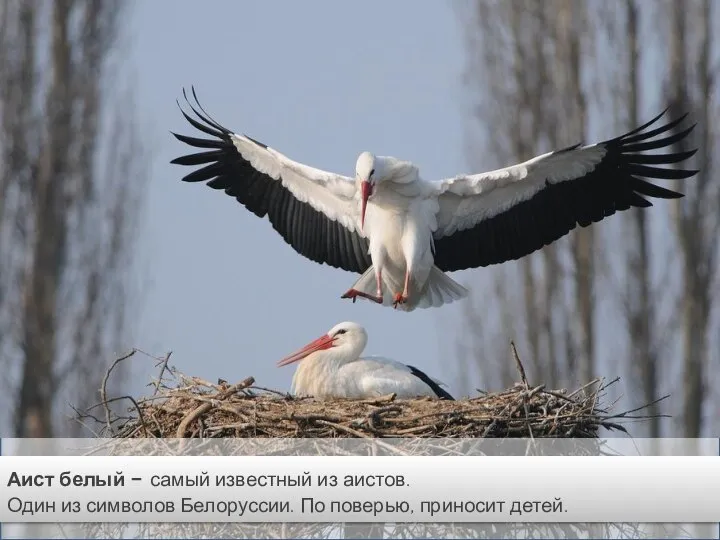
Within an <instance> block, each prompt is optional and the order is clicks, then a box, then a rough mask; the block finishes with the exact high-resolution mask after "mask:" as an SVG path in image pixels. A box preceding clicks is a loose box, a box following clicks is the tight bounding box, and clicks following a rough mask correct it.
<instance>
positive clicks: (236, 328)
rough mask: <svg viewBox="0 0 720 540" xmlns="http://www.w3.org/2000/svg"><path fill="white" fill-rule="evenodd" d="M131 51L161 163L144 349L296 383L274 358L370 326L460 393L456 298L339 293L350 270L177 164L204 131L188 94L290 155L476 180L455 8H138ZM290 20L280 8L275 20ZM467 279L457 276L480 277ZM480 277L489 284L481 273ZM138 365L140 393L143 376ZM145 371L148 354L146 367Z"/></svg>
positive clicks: (156, 172) (199, 366) (238, 375)
mask: <svg viewBox="0 0 720 540" xmlns="http://www.w3.org/2000/svg"><path fill="white" fill-rule="evenodd" d="M135 6H136V7H135V12H134V15H133V23H132V26H131V28H130V29H129V34H130V36H131V47H130V55H131V57H132V63H133V66H134V70H135V73H136V79H137V82H138V85H137V92H138V96H137V98H138V99H137V103H138V107H139V111H138V113H139V115H140V116H141V117H142V119H143V120H142V127H143V130H144V132H145V136H146V139H147V142H148V144H149V150H150V155H151V184H150V186H149V199H148V201H147V204H146V216H145V217H144V222H143V226H142V233H141V234H142V237H141V256H142V257H141V261H142V263H141V265H140V266H141V269H140V278H139V279H140V280H141V283H143V285H144V287H145V292H144V294H143V297H142V300H143V309H142V311H141V313H139V314H138V317H137V319H136V325H137V331H136V332H135V335H134V336H133V338H132V339H133V341H132V343H128V346H129V347H130V346H136V347H139V348H142V349H144V350H146V351H148V352H153V353H156V354H161V353H164V352H165V351H168V350H172V351H173V364H174V365H176V366H177V367H178V368H179V369H180V370H182V371H183V372H185V373H187V374H190V375H195V376H200V377H203V378H206V379H209V380H215V379H217V378H218V377H222V378H224V379H227V380H230V381H236V380H240V379H242V378H244V377H246V376H249V375H253V376H254V377H255V378H256V380H257V383H258V384H261V385H264V386H269V387H274V388H278V389H287V388H289V385H290V380H291V377H292V374H293V368H292V367H288V368H283V369H278V368H276V367H275V365H274V364H275V361H276V360H278V359H279V358H281V357H283V356H285V355H286V354H287V353H289V352H292V351H293V350H294V349H296V348H297V347H299V346H301V345H304V344H305V343H306V342H307V341H309V340H310V339H313V338H315V337H317V336H319V335H320V334H322V333H324V332H325V331H326V330H327V329H329V328H330V327H332V326H333V325H335V324H336V323H338V322H340V321H344V320H353V321H356V322H358V323H360V324H362V325H364V326H365V327H366V328H367V329H368V332H369V335H370V341H369V344H368V349H367V350H366V352H368V353H371V354H381V355H385V356H390V357H393V358H395V359H397V360H400V361H404V362H407V363H412V364H414V365H416V366H418V367H420V368H421V369H424V370H427V371H428V372H430V373H431V374H432V375H434V376H436V377H438V378H440V379H442V380H445V381H446V382H448V383H449V384H450V386H451V390H452V391H453V392H456V393H462V392H467V391H470V390H471V389H472V388H474V387H475V386H477V385H476V384H474V383H475V381H473V382H472V383H473V384H470V385H468V386H463V385H461V384H459V383H458V381H457V380H455V373H456V372H455V360H454V356H455V352H454V351H455V343H456V341H457V339H458V330H462V327H460V328H459V329H458V330H453V326H456V323H457V322H458V321H460V319H461V316H462V313H463V307H462V305H461V304H453V305H450V306H445V307H443V308H442V309H439V310H418V311H415V312H412V313H401V312H395V311H393V310H391V309H387V308H381V307H379V306H376V305H372V304H369V303H366V302H358V303H356V304H352V303H350V302H349V301H346V300H341V299H340V298H339V297H340V295H341V294H342V293H343V292H345V291H346V290H347V289H348V287H349V286H350V285H351V284H352V283H353V281H354V280H355V275H354V274H351V273H347V272H344V271H341V270H337V269H333V268H330V267H328V266H325V265H323V266H321V265H318V264H316V263H313V262H310V261H308V260H305V259H304V258H302V257H301V256H299V255H297V254H296V253H295V252H294V251H293V250H292V248H290V247H289V246H288V245H286V244H285V243H284V241H283V240H282V239H281V238H280V237H279V236H278V235H277V234H276V233H275V232H274V231H273V229H272V228H271V226H270V224H269V223H268V222H267V221H266V220H260V219H258V218H257V217H255V216H254V215H253V214H251V213H250V212H248V211H247V210H245V208H243V207H242V206H241V205H240V204H239V203H237V202H236V201H234V200H233V199H231V198H230V197H227V196H226V195H224V194H222V193H221V192H216V191H214V190H212V189H210V188H207V187H205V186H203V185H201V184H192V185H191V184H185V183H183V182H181V181H180V178H181V177H182V176H183V175H184V174H186V173H187V172H188V171H187V170H186V168H184V167H179V166H174V165H170V163H169V161H170V160H171V159H173V158H174V157H177V156H178V155H181V154H183V153H186V152H187V150H188V148H187V147H186V146H184V145H183V144H181V143H180V142H178V141H176V140H175V139H174V138H173V137H172V136H171V135H170V133H169V131H171V130H172V131H176V132H180V133H188V134H195V133H193V132H194V129H193V128H192V127H190V126H189V125H188V124H187V123H186V122H185V120H184V119H183V118H182V116H181V114H180V112H179V111H178V109H177V106H176V104H175V99H176V98H178V97H181V95H182V94H181V91H182V88H183V86H188V87H189V86H190V85H191V84H192V85H195V87H196V89H197V92H198V95H199V98H200V101H201V103H202V104H203V105H204V107H205V108H206V110H208V112H209V113H210V114H211V115H213V116H214V117H215V118H216V119H217V120H219V121H220V122H221V123H223V124H224V125H225V126H227V127H228V128H230V129H232V130H235V131H239V132H244V133H247V134H248V135H250V136H252V137H254V138H257V139H259V140H261V141H263V142H265V143H266V144H269V145H271V146H273V147H275V148H277V149H278V150H280V151H281V152H283V153H285V154H287V155H288V156H290V157H292V158H293V159H296V160H298V161H302V162H304V163H308V164H311V165H313V166H316V167H320V168H324V169H327V170H331V171H335V172H339V173H344V174H352V171H353V167H354V163H355V159H356V157H357V155H358V154H359V153H360V152H361V151H362V150H370V151H372V152H374V153H376V154H384V155H394V156H397V157H399V158H402V159H409V160H411V161H414V162H415V163H417V164H418V165H419V166H420V168H421V173H422V174H423V175H424V177H425V178H428V179H436V178H441V177H445V176H452V175H455V174H457V173H459V172H462V171H466V170H468V166H467V163H468V162H467V160H466V159H465V154H464V148H465V145H464V138H463V133H464V128H465V122H464V114H465V111H466V108H465V106H464V103H465V100H464V94H465V93H464V89H463V86H462V70H463V65H464V60H465V51H464V48H463V40H462V31H461V28H460V25H459V23H458V18H457V14H456V12H455V10H454V9H453V6H451V5H450V3H446V2H427V3H423V4H418V3H417V2H412V1H410V0H401V1H394V2H380V1H376V0H373V1H366V2H363V3H349V2H331V1H329V0H325V1H319V0H314V1H309V2H302V3H300V2H297V3H291V2H279V1H274V0H273V1H263V2H232V1H213V2H207V3H204V4H203V6H202V8H200V7H199V5H198V4H197V3H196V2H190V1H184V0H183V1H170V0H158V1H153V2H138V3H136V5H135ZM280 14H281V15H282V16H280ZM470 274H471V272H464V273H457V274H455V277H456V279H458V280H459V281H460V282H461V283H464V284H469V283H470V282H471V281H472V283H473V284H476V283H478V282H479V281H480V280H481V279H482V278H481V277H478V276H475V275H473V276H472V280H471V279H470ZM475 274H482V270H479V271H476V272H475ZM138 364H139V362H135V364H134V365H135V378H134V385H137V389H138V390H139V389H140V388H142V386H143V385H144V384H145V383H146V382H147V378H146V377H147V374H149V371H146V370H144V369H139V365H138ZM148 364H149V362H148Z"/></svg>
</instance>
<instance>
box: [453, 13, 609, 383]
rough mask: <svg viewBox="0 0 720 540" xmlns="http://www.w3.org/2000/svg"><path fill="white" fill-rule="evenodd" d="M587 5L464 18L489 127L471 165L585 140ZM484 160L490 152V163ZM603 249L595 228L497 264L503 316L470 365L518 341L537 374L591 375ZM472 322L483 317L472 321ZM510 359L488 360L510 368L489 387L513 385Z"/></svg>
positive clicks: (486, 378)
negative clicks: (597, 260) (596, 265)
mask: <svg viewBox="0 0 720 540" xmlns="http://www.w3.org/2000/svg"><path fill="white" fill-rule="evenodd" d="M584 6H585V5H584V4H583V3H578V2H570V1H566V0H554V1H549V2H542V3H539V2H532V1H529V0H527V1H517V2H501V1H494V0H488V1H479V2H476V3H473V4H469V5H466V6H465V9H470V12H471V13H470V15H469V16H464V20H465V21H468V22H467V24H468V34H467V35H468V48H469V49H470V50H471V51H472V53H471V55H470V65H469V67H468V82H469V84H470V85H471V86H472V87H473V89H474V90H475V91H476V92H475V93H476V95H478V96H479V103H478V104H477V106H476V108H475V112H476V114H477V117H478V119H479V120H480V123H481V125H482V126H488V129H487V131H485V132H484V133H482V135H484V137H483V138H482V141H478V142H477V144H476V143H473V148H474V150H473V151H472V153H471V155H472V156H473V160H472V164H471V167H472V168H476V169H478V170H486V169H490V168H492V167H494V166H505V165H508V164H510V163H513V162H518V161H523V160H526V159H529V158H531V157H533V156H535V155H538V154H541V153H543V152H547V151H549V150H551V149H553V148H558V147H562V146H567V145H569V144H573V143H576V142H577V141H578V140H581V139H583V138H584V136H585V132H586V117H587V114H588V113H587V108H588V106H587V103H586V96H585V89H584V82H583V77H584V74H585V70H586V67H585V63H586V61H585V58H587V56H588V55H587V54H585V55H583V54H581V50H582V49H583V47H585V48H590V47H591V46H592V43H593V41H592V40H593V36H594V33H593V32H591V29H590V28H588V27H587V25H586V24H585V7H584ZM590 58H591V60H592V56H590ZM489 126H492V128H489ZM477 147H480V148H483V149H484V151H482V152H478V151H477V150H476V148H477ZM475 156H483V161H482V162H480V161H477V160H476V159H475ZM488 156H492V158H488ZM595 252H596V249H595V248H594V232H593V229H592V228H588V229H582V230H580V231H574V232H573V233H572V235H571V236H570V237H569V238H565V239H562V240H560V241H558V242H557V243H555V244H553V245H550V246H547V247H545V248H544V249H543V250H541V251H539V252H538V253H535V254H532V255H530V256H528V257H525V258H524V259H521V260H520V261H517V262H508V263H505V264H503V265H502V266H501V267H498V268H497V269H494V270H492V271H491V272H492V274H493V276H494V277H493V278H492V280H493V282H494V283H496V284H497V285H496V286H495V287H494V291H493V293H494V294H493V296H494V298H495V300H496V301H497V302H498V304H499V305H500V306H499V309H498V311H500V312H501V313H502V314H503V315H502V319H503V321H504V322H503V323H502V324H500V325H499V329H498V332H497V333H494V334H493V333H490V332H488V331H487V326H489V325H490V324H491V322H490V321H488V319H487V317H485V318H484V320H483V325H484V326H485V327H486V328H485V331H484V332H483V333H482V334H481V335H477V334H476V336H475V339H476V343H475V344H474V346H473V347H471V349H473V350H469V351H468V354H467V355H466V358H467V359H468V361H469V362H470V363H476V359H477V358H482V357H483V356H484V355H486V354H487V352H488V349H489V348H491V346H490V345H489V344H491V343H497V344H499V346H500V347H501V351H502V354H503V355H506V354H507V350H508V349H507V344H508V341H509V339H510V338H512V339H516V340H520V341H521V349H522V350H526V351H527V354H526V355H524V358H526V359H527V362H528V364H530V365H529V367H530V371H531V373H532V376H533V377H535V378H537V379H538V380H543V381H554V382H557V383H561V382H562V383H566V382H567V383H569V382H574V381H576V380H588V379H589V378H592V376H594V374H595V371H596V369H595V367H594V365H595V345H594V332H595V328H594V325H595V315H594V302H593V296H594V283H595V275H594V272H593V261H594V256H595ZM515 290H520V291H522V298H518V297H517V296H516V295H514V294H513V291H515ZM571 291H572V292H573V294H569V293H570V292H571ZM483 296H484V297H487V296H488V295H487V294H486V295H483ZM469 305H470V306H471V304H469ZM470 309H471V310H472V307H471V308H470ZM575 314H577V316H575ZM469 316H470V315H469ZM509 321H513V322H512V324H511V325H509V324H508V322H509ZM470 324H472V326H473V327H475V326H478V324H479V322H477V321H475V320H473V319H472V317H471V319H470ZM515 332H518V334H517V335H514V334H515ZM505 364H506V363H505V362H492V363H487V362H485V363H483V365H502V366H504V367H503V373H502V374H501V375H500V376H498V375H497V374H492V373H490V372H488V371H487V369H486V368H481V369H484V371H483V372H482V373H481V376H482V379H483V383H484V384H488V383H490V384H497V383H498V382H502V384H508V383H509V382H510V380H511V379H512V378H514V374H513V373H512V371H510V370H507V369H505V368H506V367H507V366H506V365H505ZM463 369H464V370H467V368H465V367H464V368H463ZM491 369H494V368H491ZM496 381H497V382H496Z"/></svg>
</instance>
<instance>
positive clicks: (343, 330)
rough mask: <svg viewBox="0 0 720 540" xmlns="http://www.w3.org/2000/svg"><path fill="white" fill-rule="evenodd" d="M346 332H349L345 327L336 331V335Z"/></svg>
mask: <svg viewBox="0 0 720 540" xmlns="http://www.w3.org/2000/svg"><path fill="white" fill-rule="evenodd" d="M345 332H347V330H345V329H344V328H341V329H340V330H338V331H337V332H335V335H336V336H339V335H340V334H344V333H345Z"/></svg>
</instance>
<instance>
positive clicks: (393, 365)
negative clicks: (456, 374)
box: [277, 322, 453, 400]
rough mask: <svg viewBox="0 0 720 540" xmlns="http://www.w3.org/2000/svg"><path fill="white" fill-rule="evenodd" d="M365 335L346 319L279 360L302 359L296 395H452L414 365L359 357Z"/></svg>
mask: <svg viewBox="0 0 720 540" xmlns="http://www.w3.org/2000/svg"><path fill="white" fill-rule="evenodd" d="M367 340H368V336H367V332H366V331H365V329H364V328H363V327H362V326H360V325H359V324H357V323H354V322H342V323H340V324H337V325H335V326H333V327H332V328H331V329H330V331H328V333H327V334H325V335H323V336H321V337H319V338H318V339H316V340H314V341H311V342H310V343H309V344H307V345H306V346H305V347H303V348H302V349H300V350H299V351H297V352H295V353H293V354H291V355H289V356H286V357H285V358H283V359H282V360H280V361H279V362H278V364H277V365H278V367H281V366H287V365H288V364H292V363H294V362H300V365H299V366H298V368H297V370H296V371H295V375H294V376H293V382H292V387H291V389H290V392H291V393H292V394H294V395H296V396H313V397H316V398H321V399H325V398H348V399H362V398H372V397H378V396H384V395H388V394H392V393H394V394H396V396H397V397H399V398H414V397H422V396H430V397H435V398H440V399H448V400H452V399H453V397H452V396H451V395H450V394H448V393H447V392H446V391H445V390H443V389H442V388H441V386H444V383H442V382H440V381H438V380H436V379H433V378H431V377H428V376H427V375H426V374H425V373H423V372H422V371H420V370H419V369H417V368H416V367H413V366H409V365H406V364H401V363H400V362H396V361H395V360H391V359H389V358H383V357H380V356H364V357H360V355H361V354H362V352H363V351H364V350H365V345H367Z"/></svg>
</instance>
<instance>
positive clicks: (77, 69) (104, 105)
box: [0, 0, 145, 437]
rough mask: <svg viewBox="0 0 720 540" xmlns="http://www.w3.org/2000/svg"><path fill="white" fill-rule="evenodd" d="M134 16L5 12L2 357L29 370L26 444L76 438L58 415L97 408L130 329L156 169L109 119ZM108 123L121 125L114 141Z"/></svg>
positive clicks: (60, 10)
mask: <svg viewBox="0 0 720 540" xmlns="http://www.w3.org/2000/svg"><path fill="white" fill-rule="evenodd" d="M122 10H123V7H122V6H119V5H112V4H104V3H102V2H92V1H87V0H57V1H56V2H53V3H50V4H48V3H44V2H40V1H38V0H24V1H22V2H17V1H11V0H9V1H7V2H4V3H3V6H2V9H1V10H0V29H2V32H0V49H1V52H0V76H2V78H3V80H4V82H5V84H3V85H1V86H0V129H1V130H2V137H0V157H1V159H0V267H2V268H3V272H2V273H0V348H2V350H3V353H2V354H0V358H1V359H2V362H3V363H4V365H3V366H2V367H3V368H7V369H8V370H15V371H17V372H19V373H20V382H19V385H18V386H17V387H12V388H5V390H6V392H4V393H5V394H10V395H15V396H16V398H17V399H16V401H15V403H14V404H13V405H12V406H11V407H8V408H9V409H10V410H13V409H14V411H15V415H14V427H15V432H16V434H17V435H18V436H20V437H52V436H57V435H58V434H61V433H62V434H66V433H69V432H70V431H74V430H73V429H72V428H71V427H70V426H68V425H67V424H63V425H62V426H58V425H57V424H56V422H54V421H53V420H54V418H55V415H56V413H57V412H56V411H55V408H54V405H55V403H56V402H57V400H58V397H59V396H60V394H61V392H65V391H70V392H71V393H72V398H71V400H72V402H73V404H82V402H87V400H89V399H93V398H94V397H95V396H93V394H95V388H97V387H98V386H99V382H100V376H99V371H101V370H102V369H103V365H104V362H103V358H108V359H109V358H110V354H111V353H114V352H116V351H117V349H118V348H119V347H118V341H119V340H120V339H121V337H122V335H123V333H124V331H125V327H126V323H127V319H126V318H125V315H124V313H125V311H124V309H123V308H124V306H125V305H126V303H127V302H129V301H131V300H132V297H131V296H130V295H129V294H128V292H130V293H131V292H132V291H126V290H124V289H123V285H124V284H126V283H127V278H128V271H129V270H130V267H129V266H128V265H127V263H129V262H131V260H132V250H133V246H132V241H133V235H134V232H135V231H134V228H133V224H134V223H135V222H136V220H135V219H134V217H135V214H134V213H135V212H139V211H140V209H141V206H140V204H139V203H140V200H141V197H142V192H143V188H144V186H143V182H144V174H145V173H144V170H143V167H144V166H145V163H144V162H143V160H144V158H143V154H142V152H138V148H139V145H138V144H137V143H136V142H134V141H136V140H137V132H136V131H135V127H134V126H133V125H132V115H131V114H128V111H120V110H117V111H115V110H111V109H108V104H110V103H115V102H121V100H119V99H118V98H121V97H123V96H120V95H119V94H117V92H116V91H115V88H116V87H117V85H116V84H114V83H113V84H108V79H107V76H106V74H107V69H106V65H107V63H108V58H109V54H110V51H111V48H112V46H113V44H114V43H115V39H116V34H117V29H118V28H119V21H120V14H121V13H123V11H122ZM103 88H105V90H103ZM108 90H109V91H110V92H111V94H108V96H107V99H105V97H104V93H103V92H104V91H105V92H107V91H108ZM113 93H114V94H115V95H112V94H113ZM104 113H108V114H104ZM120 113H122V116H121V115H120ZM104 118H111V119H112V120H111V121H112V122H116V120H118V119H120V120H119V121H118V122H117V123H116V125H113V126H111V127H112V129H113V131H112V132H110V131H108V130H107V129H105V130H103V129H101V128H102V126H104V125H105V124H106V122H104V121H103V119H104ZM106 127H108V126H106ZM128 152H132V153H130V154H128ZM101 165H104V167H103V170H101ZM123 265H125V266H123ZM76 377H79V379H80V380H75V378H76ZM72 384H75V386H74V388H73V389H72V390H71V385H72ZM68 397H70V396H68ZM79 402H80V403H79ZM62 416H63V417H65V418H66V417H67V416H68V415H67V411H63V414H62ZM8 419H9V418H8ZM0 421H1V419H0ZM73 426H74V424H73ZM76 433H77V432H76Z"/></svg>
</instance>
